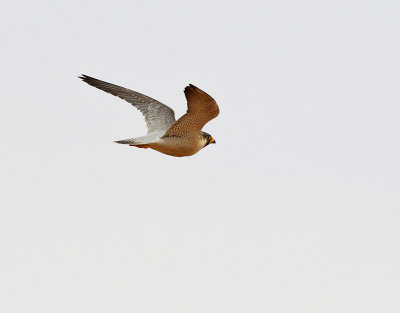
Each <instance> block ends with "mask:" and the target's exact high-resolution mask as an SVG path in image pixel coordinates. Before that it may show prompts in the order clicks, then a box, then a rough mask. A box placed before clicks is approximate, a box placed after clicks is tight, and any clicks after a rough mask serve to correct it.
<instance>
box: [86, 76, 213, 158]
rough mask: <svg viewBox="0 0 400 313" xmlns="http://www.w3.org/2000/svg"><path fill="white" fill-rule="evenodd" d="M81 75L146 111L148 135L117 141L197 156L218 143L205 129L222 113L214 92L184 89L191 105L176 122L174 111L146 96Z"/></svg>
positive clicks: (175, 154) (87, 80)
mask: <svg viewBox="0 0 400 313" xmlns="http://www.w3.org/2000/svg"><path fill="white" fill-rule="evenodd" d="M79 78H80V79H82V80H83V81H84V82H85V83H88V84H89V85H91V86H93V87H96V88H98V89H100V90H103V91H105V92H108V93H110V94H112V95H114V96H117V97H119V98H121V99H123V100H125V101H127V102H129V103H130V104H132V105H133V106H134V107H135V108H136V109H138V110H139V111H140V112H141V113H142V114H143V116H144V119H145V121H146V125H147V134H146V135H145V136H141V137H136V138H130V139H125V140H118V141H115V142H116V143H120V144H126V145H129V146H133V147H138V148H150V149H154V150H156V151H159V152H161V153H164V154H168V155H172V156H175V157H183V156H190V155H193V154H195V153H197V152H198V151H200V150H201V149H203V148H204V147H206V146H208V145H209V144H213V143H215V140H214V138H213V137H212V136H211V135H210V134H208V133H206V132H203V131H201V129H202V128H203V127H204V125H205V124H206V123H208V122H209V121H211V120H212V119H214V118H216V117H217V116H218V114H219V108H218V105H217V103H216V102H215V100H214V99H213V98H212V97H211V96H210V95H208V94H207V93H205V92H204V91H202V90H201V89H199V88H197V87H196V86H194V85H192V84H189V86H187V87H186V88H185V90H184V93H185V96H186V100H187V107H188V108H187V111H186V114H184V115H183V116H182V117H181V118H179V119H178V120H177V121H176V120H175V112H174V110H172V109H171V108H170V107H168V106H167V105H165V104H163V103H161V102H159V101H157V100H155V99H152V98H150V97H148V96H146V95H143V94H141V93H139V92H136V91H133V90H130V89H127V88H124V87H120V86H117V85H114V84H110V83H107V82H105V81H102V80H99V79H96V78H93V77H90V76H87V75H82V76H79Z"/></svg>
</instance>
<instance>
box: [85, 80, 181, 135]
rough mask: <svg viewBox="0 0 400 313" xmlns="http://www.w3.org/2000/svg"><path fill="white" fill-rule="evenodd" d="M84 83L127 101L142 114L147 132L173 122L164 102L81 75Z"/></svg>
mask: <svg viewBox="0 0 400 313" xmlns="http://www.w3.org/2000/svg"><path fill="white" fill-rule="evenodd" d="M79 78H80V79H82V80H83V81H84V82H85V83H88V84H89V85H91V86H93V87H96V88H98V89H101V90H103V91H105V92H108V93H110V94H112V95H114V96H117V97H119V98H121V99H124V100H125V101H128V102H129V103H130V104H132V105H133V106H134V107H135V108H137V109H138V110H139V111H140V112H141V113H142V114H143V116H144V119H145V121H146V124H147V133H155V132H165V131H166V130H167V129H168V128H170V126H171V125H172V124H173V123H174V122H175V113H174V110H172V109H171V108H170V107H168V106H166V105H165V104H163V103H161V102H159V101H157V100H155V99H153V98H150V97H148V96H146V95H143V94H141V93H138V92H136V91H133V90H130V89H127V88H124V87H120V86H117V85H114V84H110V83H107V82H105V81H102V80H99V79H96V78H93V77H90V76H87V75H82V76H80V77H79Z"/></svg>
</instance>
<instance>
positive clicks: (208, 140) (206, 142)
mask: <svg viewBox="0 0 400 313" xmlns="http://www.w3.org/2000/svg"><path fill="white" fill-rule="evenodd" d="M201 136H202V138H203V141H204V147H205V146H208V145H209V144H210V143H216V141H215V139H214V138H213V137H212V136H211V135H210V134H207V133H206V132H201Z"/></svg>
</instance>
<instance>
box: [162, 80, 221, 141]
mask: <svg viewBox="0 0 400 313" xmlns="http://www.w3.org/2000/svg"><path fill="white" fill-rule="evenodd" d="M185 96H186V100H187V106H188V109H187V112H186V114H185V115H183V116H182V117H181V118H180V119H178V120H177V121H176V122H175V123H174V124H173V125H172V126H171V127H170V128H169V129H168V130H167V132H166V133H165V134H164V136H163V137H168V136H180V135H182V134H183V133H188V132H197V131H201V129H202V128H203V126H204V125H205V124H206V123H208V122H209V121H211V120H212V119H213V118H216V117H217V116H218V114H219V108H218V105H217V103H216V102H215V100H214V99H213V98H212V97H211V96H210V95H208V94H207V93H205V92H204V91H202V90H201V89H199V88H197V87H196V86H193V85H192V84H189V86H187V87H186V88H185Z"/></svg>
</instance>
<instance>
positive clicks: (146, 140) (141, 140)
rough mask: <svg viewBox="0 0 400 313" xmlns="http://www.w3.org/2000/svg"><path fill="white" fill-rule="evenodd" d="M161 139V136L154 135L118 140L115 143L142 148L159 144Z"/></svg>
mask: <svg viewBox="0 0 400 313" xmlns="http://www.w3.org/2000/svg"><path fill="white" fill-rule="evenodd" d="M160 137H161V135H160V134H152V135H147V136H143V137H137V138H129V139H123V140H117V141H114V142H116V143H119V144H123V145H131V146H142V145H147V144H151V143H154V142H157V141H158V140H159V139H160Z"/></svg>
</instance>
